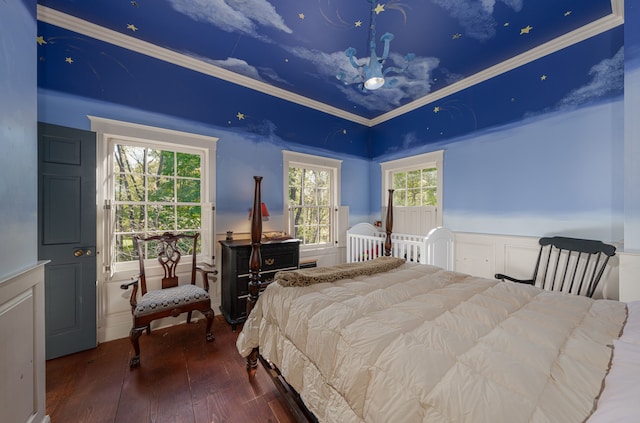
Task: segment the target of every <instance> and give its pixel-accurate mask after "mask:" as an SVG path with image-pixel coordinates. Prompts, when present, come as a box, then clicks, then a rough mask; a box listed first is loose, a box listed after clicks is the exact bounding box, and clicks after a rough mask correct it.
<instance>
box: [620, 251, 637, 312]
mask: <svg viewBox="0 0 640 423" xmlns="http://www.w3.org/2000/svg"><path fill="white" fill-rule="evenodd" d="M618 255H619V256H620V301H625V302H630V301H639V300H640V253H624V252H622V253H619V254H618Z"/></svg>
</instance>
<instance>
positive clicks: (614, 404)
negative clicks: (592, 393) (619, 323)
mask: <svg viewBox="0 0 640 423" xmlns="http://www.w3.org/2000/svg"><path fill="white" fill-rule="evenodd" d="M613 345H614V350H613V361H612V365H611V370H610V371H609V374H608V375H607V377H606V379H605V382H604V383H605V385H604V390H603V391H602V394H601V395H600V399H599V400H598V407H597V408H596V411H595V412H594V413H593V414H592V415H591V417H590V418H589V420H587V422H588V423H611V422H616V423H627V422H628V423H637V422H638V420H639V416H640V400H639V399H640V383H638V381H639V380H640V344H631V343H629V342H625V341H620V340H617V341H614V343H613Z"/></svg>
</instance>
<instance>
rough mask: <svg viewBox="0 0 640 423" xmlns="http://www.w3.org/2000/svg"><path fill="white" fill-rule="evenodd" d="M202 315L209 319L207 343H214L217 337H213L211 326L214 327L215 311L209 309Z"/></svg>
mask: <svg viewBox="0 0 640 423" xmlns="http://www.w3.org/2000/svg"><path fill="white" fill-rule="evenodd" d="M202 314H204V317H206V318H207V332H206V333H207V342H211V341H213V340H214V339H216V338H215V336H213V333H211V326H212V325H213V316H214V314H213V310H212V309H209V310H206V311H203V312H202Z"/></svg>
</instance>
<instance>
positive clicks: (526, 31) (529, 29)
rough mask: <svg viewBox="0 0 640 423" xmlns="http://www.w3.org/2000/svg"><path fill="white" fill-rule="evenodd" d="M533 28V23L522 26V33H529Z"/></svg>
mask: <svg viewBox="0 0 640 423" xmlns="http://www.w3.org/2000/svg"><path fill="white" fill-rule="evenodd" d="M532 29H533V27H532V26H531V25H527V26H525V27H524V28H522V29H521V30H520V35H522V34H528V33H529V32H531V30H532Z"/></svg>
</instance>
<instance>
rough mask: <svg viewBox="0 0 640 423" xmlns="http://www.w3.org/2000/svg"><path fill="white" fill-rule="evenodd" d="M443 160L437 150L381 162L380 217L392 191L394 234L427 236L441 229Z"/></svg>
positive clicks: (442, 155)
mask: <svg viewBox="0 0 640 423" xmlns="http://www.w3.org/2000/svg"><path fill="white" fill-rule="evenodd" d="M443 159H444V151H443V150H439V151H435V152H432V153H426V154H420V155H417V156H412V157H407V158H404V159H399V160H393V161H389V162H385V163H381V165H380V166H381V170H382V207H383V214H382V216H384V215H385V213H386V205H387V199H388V197H387V195H388V190H389V189H393V190H394V192H393V206H394V214H393V215H394V228H393V229H394V232H397V233H408V234H423V235H426V234H427V233H428V232H429V230H431V229H432V228H434V227H436V226H442V186H443V183H442V182H443V178H442V174H443V173H442V164H443ZM383 221H384V218H383Z"/></svg>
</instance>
